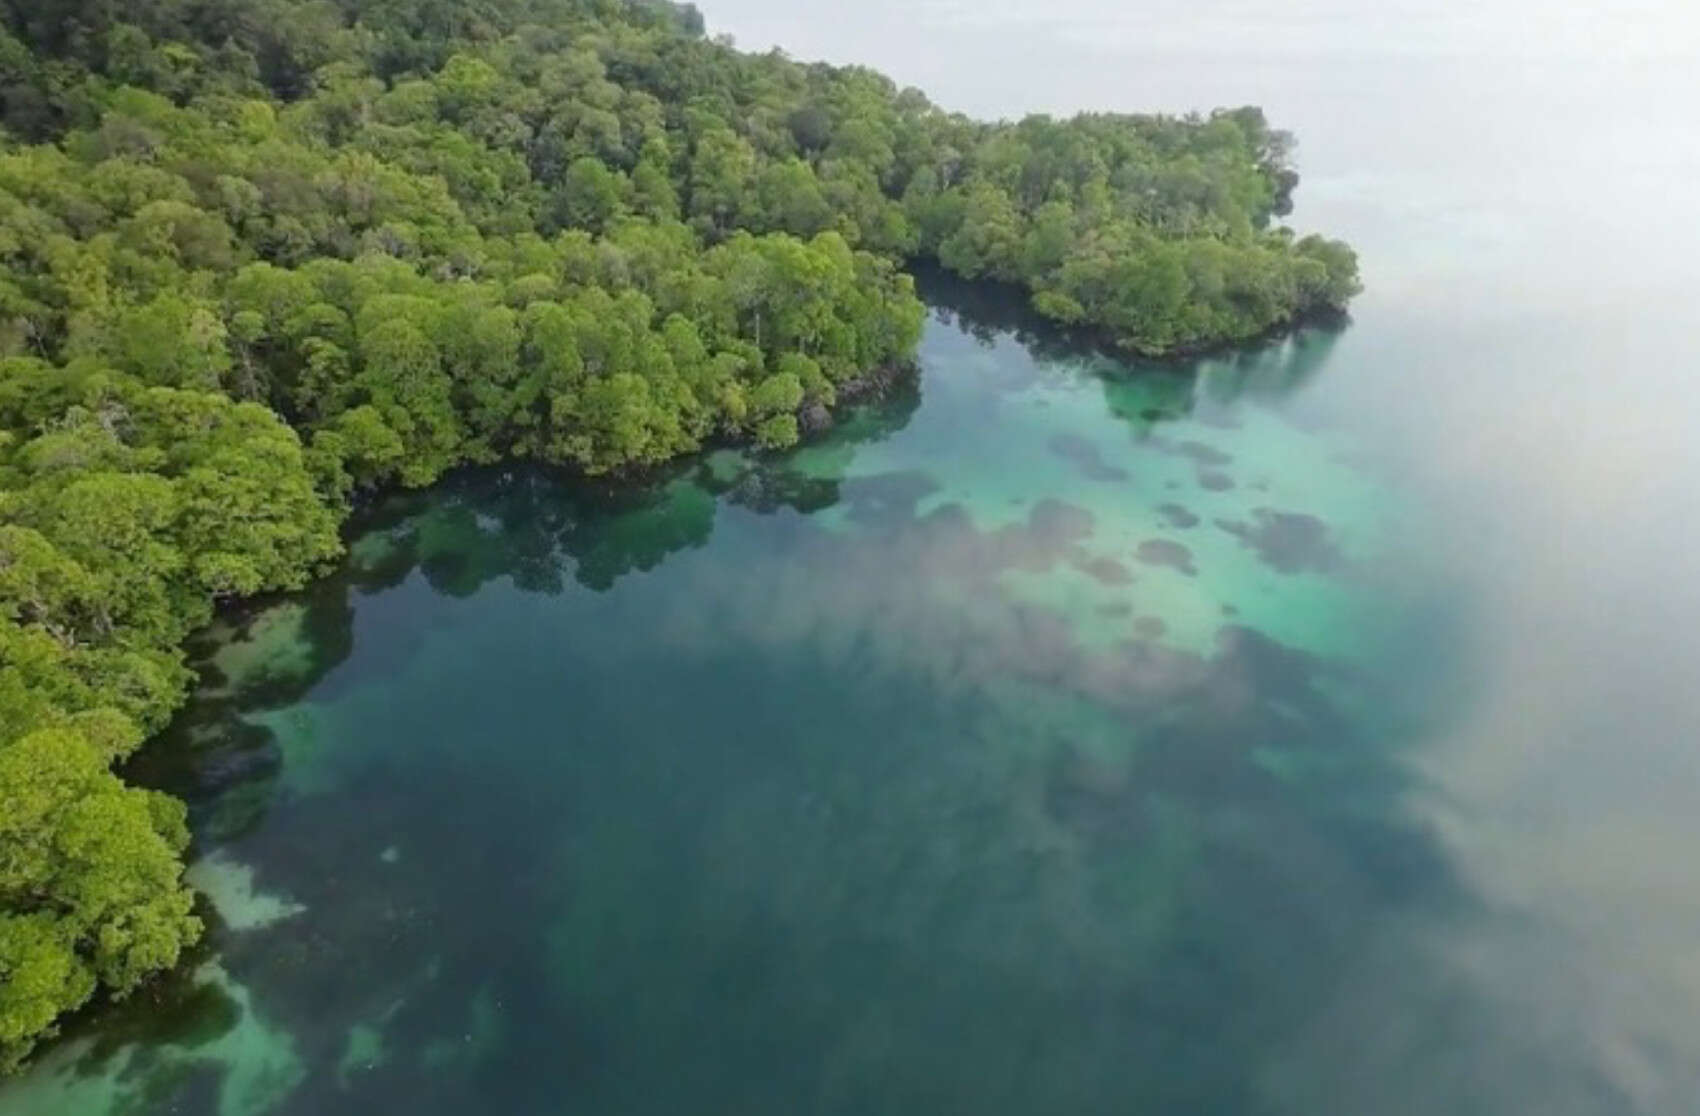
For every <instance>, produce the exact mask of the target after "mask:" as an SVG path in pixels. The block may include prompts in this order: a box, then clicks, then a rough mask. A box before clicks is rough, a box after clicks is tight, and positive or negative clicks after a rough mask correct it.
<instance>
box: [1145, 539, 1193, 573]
mask: <svg viewBox="0 0 1700 1116" xmlns="http://www.w3.org/2000/svg"><path fill="white" fill-rule="evenodd" d="M1135 553H1136V554H1137V556H1138V558H1139V560H1140V561H1141V562H1144V563H1145V564H1146V565H1147V566H1167V567H1168V568H1169V569H1171V570H1178V571H1180V572H1181V573H1183V574H1186V575H1187V576H1188V577H1193V576H1195V575H1196V574H1197V573H1198V568H1197V567H1196V566H1194V565H1193V564H1192V551H1190V550H1188V549H1187V548H1186V547H1184V546H1182V545H1181V544H1180V543H1178V542H1175V541H1174V540H1172V539H1146V540H1145V541H1144V542H1142V543H1140V544H1139V550H1138V551H1136V552H1135Z"/></svg>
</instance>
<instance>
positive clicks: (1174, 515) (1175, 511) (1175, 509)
mask: <svg viewBox="0 0 1700 1116" xmlns="http://www.w3.org/2000/svg"><path fill="white" fill-rule="evenodd" d="M1157 510H1158V511H1159V512H1161V513H1162V514H1163V521H1164V522H1165V523H1167V524H1168V525H1169V526H1170V527H1179V528H1181V529H1182V530H1185V529H1186V528H1188V527H1196V526H1198V516H1197V515H1196V514H1195V513H1193V512H1191V511H1189V510H1187V509H1186V508H1183V507H1181V506H1180V505H1179V504H1164V505H1162V506H1161V507H1159V508H1158V509H1157Z"/></svg>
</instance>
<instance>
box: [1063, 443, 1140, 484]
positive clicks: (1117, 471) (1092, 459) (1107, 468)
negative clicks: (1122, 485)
mask: <svg viewBox="0 0 1700 1116" xmlns="http://www.w3.org/2000/svg"><path fill="white" fill-rule="evenodd" d="M1046 446H1047V447H1048V448H1049V449H1050V451H1051V452H1052V453H1054V454H1056V455H1057V456H1058V457H1060V458H1062V459H1063V460H1065V461H1067V462H1069V463H1070V464H1072V465H1073V466H1074V467H1075V468H1076V469H1078V470H1080V474H1081V475H1082V476H1084V477H1085V478H1086V479H1087V480H1095V481H1124V480H1126V479H1127V476H1128V474H1127V470H1126V469H1122V468H1118V467H1117V466H1114V465H1110V464H1108V463H1106V462H1105V461H1104V458H1103V455H1101V454H1100V453H1099V452H1098V447H1097V446H1095V445H1093V444H1092V442H1091V441H1090V440H1089V439H1087V438H1083V437H1081V436H1080V435H1078V434H1056V435H1053V436H1052V437H1051V440H1050V441H1049V442H1047V443H1046Z"/></svg>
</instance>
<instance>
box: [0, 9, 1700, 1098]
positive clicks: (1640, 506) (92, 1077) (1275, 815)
mask: <svg viewBox="0 0 1700 1116" xmlns="http://www.w3.org/2000/svg"><path fill="white" fill-rule="evenodd" d="M1255 7H1260V6H1255V5H1243V4H1236V3H1230V2H1228V0H1201V2H1200V3H1198V4H1193V5H1187V6H1184V7H1182V8H1175V9H1174V10H1172V11H1165V12H1162V13H1152V12H1143V11H1142V12H1139V13H1134V14H1130V13H1133V9H1131V8H1129V7H1128V6H1126V5H1121V4H1112V3H1109V0H1059V2H1058V3H1055V4H1049V5H1045V6H1043V7H1042V8H1041V7H1040V6H1037V5H1022V4H999V3H983V4H976V5H972V6H966V5H964V6H957V5H951V4H947V3H942V2H927V3H920V4H909V3H904V4H898V3H897V2H896V0H869V2H868V3H867V4H864V5H859V6H857V7H856V8H855V9H854V10H850V9H846V10H843V11H839V10H836V9H835V10H834V12H833V14H832V18H830V19H822V18H818V17H817V16H815V15H811V14H810V12H809V10H808V8H807V6H801V7H799V6H797V5H778V4H775V3H773V2H772V0H726V2H725V3H719V4H716V5H712V6H710V7H709V11H708V14H709V17H710V20H711V22H713V23H716V24H717V25H720V26H729V27H730V28H731V29H732V30H734V31H736V32H737V33H738V34H739V36H740V38H741V39H742V40H743V41H745V42H746V44H747V45H750V46H757V47H761V46H765V45H766V43H767V42H768V41H774V40H778V41H783V42H784V43H786V44H787V45H788V46H790V47H791V48H792V49H794V50H795V51H796V53H798V54H799V55H802V56H809V57H812V56H816V55H820V56H827V57H834V58H840V59H846V60H847V59H849V58H856V59H859V60H862V61H867V62H871V63H874V64H877V65H881V66H883V67H885V68H887V69H889V70H890V71H892V72H893V73H894V74H895V75H896V76H897V77H898V79H899V80H900V81H913V82H915V83H917V84H921V85H924V86H926V87H927V88H928V89H929V91H931V92H933V93H935V94H936V95H937V97H938V99H940V100H941V101H944V102H946V103H949V104H951V105H953V106H960V107H962V108H965V109H968V110H971V111H975V112H980V113H986V114H1003V113H1019V112H1022V111H1026V110H1028V109H1053V110H1069V109H1073V108H1076V107H1082V106H1092V107H1110V108H1129V109H1134V108H1147V107H1151V106H1162V107H1173V108H1186V107H1191V106H1195V105H1209V104H1215V103H1234V102H1238V101H1256V102H1260V103H1262V104H1264V105H1265V106H1266V107H1267V108H1268V110H1269V112H1270V114H1271V116H1272V118H1274V119H1275V120H1276V121H1278V122H1279V123H1281V124H1283V125H1285V126H1289V127H1293V128H1294V129H1296V130H1297V131H1298V132H1299V134H1300V135H1301V137H1302V139H1303V141H1304V147H1303V148H1302V161H1303V170H1304V173H1305V184H1304V185H1303V186H1302V187H1301V189H1300V195H1299V196H1300V202H1301V209H1300V211H1299V213H1298V214H1297V223H1298V224H1299V225H1300V227H1302V228H1313V227H1314V228H1323V229H1326V230H1328V231H1330V232H1335V233H1340V234H1343V235H1346V236H1348V237H1349V238H1350V239H1352V240H1353V241H1354V242H1355V243H1356V244H1357V245H1358V246H1359V248H1360V250H1361V251H1362V252H1363V254H1364V262H1365V271H1366V278H1367V281H1368V283H1369V290H1368V292H1367V293H1366V295H1365V296H1364V298H1363V299H1362V300H1360V302H1359V303H1358V305H1357V306H1356V308H1355V318H1356V321H1355V323H1354V324H1353V325H1352V327H1351V328H1349V329H1348V330H1346V331H1345V332H1344V333H1342V334H1340V335H1337V336H1336V335H1328V334H1322V333H1311V334H1307V335H1305V336H1303V337H1300V338H1298V339H1295V340H1294V341H1291V342H1288V343H1286V344H1283V345H1280V346H1276V347H1273V348H1271V349H1268V350H1265V351H1262V352H1259V353H1255V354H1247V355H1244V356H1241V357H1235V358H1231V359H1223V360H1217V361H1208V362H1203V363H1201V364H1198V365H1194V366H1189V367H1186V368H1182V369H1170V370H1159V369H1151V368H1129V367H1126V366H1123V365H1118V364H1116V363H1114V362H1112V361H1108V360H1105V359H1102V358H1099V357H1095V356H1092V355H1090V354H1084V353H1079V352H1073V351H1070V350H1068V349H1067V348H1066V347H1065V346H1062V345H1060V344H1059V343H1057V342H1055V341H1054V340H1051V339H1047V338H1045V337H1043V336H1039V335H1034V334H1032V333H1031V332H1028V328H1029V327H1027V326H1025V325H1024V324H1023V323H1022V322H1021V321H1020V319H1019V318H1018V317H1011V316H1010V315H1009V314H1008V311H1007V308H1005V307H1003V306H1001V305H1000V304H999V303H998V301H997V300H996V299H995V298H991V297H989V296H988V295H987V293H986V292H983V291H981V292H973V291H963V290H960V289H935V290H933V291H932V292H931V293H932V296H933V301H934V304H935V308H936V316H935V320H934V321H933V323H932V324H931V326H930V327H929V330H928V334H927V337H926V340H925V343H924V346H923V354H922V371H921V375H920V378H919V380H918V382H917V384H916V386H915V389H914V391H913V392H912V393H907V394H905V395H903V396H900V397H897V398H893V399H891V400H888V401H886V402H885V403H883V404H881V405H879V406H877V407H872V408H869V409H868V410H866V411H863V412H860V413H858V414H857V415H856V416H854V417H853V418H852V419H851V420H850V421H849V422H847V423H846V424H845V426H844V427H843V428H841V429H840V430H839V431H838V432H837V433H836V434H835V435H833V436H832V437H831V438H830V439H829V440H827V441H825V442H822V443H820V444H817V445H814V446H810V447H808V448H806V449H804V450H802V451H800V452H798V453H796V454H794V455H791V456H789V457H784V458H777V459H760V460H753V459H748V458H745V457H741V456H739V455H736V454H729V453H724V454H718V455H715V456H713V457H710V458H707V459H704V460H702V461H697V462H691V463H688V464H687V465H686V466H684V467H683V468H682V469H681V470H679V471H677V472H676V473H674V474H671V475H669V476H667V477H663V478H659V479H658V480H657V481H656V482H654V483H653V484H650V485H647V486H643V487H638V488H627V489H619V490H614V489H609V490H596V489H593V488H590V487H588V486H585V485H582V484H575V483H567V482H563V481H562V480H561V478H558V477H555V476H552V475H549V474H546V473H543V472H538V471H530V470H512V471H506V472H491V473H481V474H471V475H465V476H461V477H458V478H456V479H454V480H453V481H451V482H450V483H447V484H445V485H443V486H441V487H440V488H438V489H435V490H433V491H432V492H430V493H425V494H417V495H413V496H409V497H406V498H404V499H400V500H397V501H395V502H394V503H392V504H389V505H386V506H385V507H383V508H381V509H377V510H375V512H374V515H373V519H372V522H371V523H370V524H369V525H368V529H367V530H366V532H365V533H364V534H363V535H362V536H361V538H360V540H359V541H358V542H357V544H356V545H355V547H354V550H353V556H352V558H351V561H350V563H349V567H348V569H347V570H345V571H344V572H343V573H342V574H341V575H339V576H338V577H336V578H334V579H332V580H330V581H328V582H326V583H324V584H323V585H321V586H319V587H318V588H317V589H316V590H315V591H314V592H312V593H309V594H307V595H305V596H303V597H301V598H299V599H297V600H293V601H288V602H283V603H282V604H281V605H279V606H278V607H274V608H269V609H266V610H261V611H258V612H256V613H255V614H254V615H253V616H251V617H245V618H242V619H243V623H241V624H238V625H235V626H234V627H232V628H228V629H227V630H223V631H219V632H214V633H210V634H209V638H208V640H207V644H206V651H207V652H208V654H209V655H210V659H209V663H208V666H209V676H208V677H209V681H208V685H207V687H206V689H205V690H204V692H203V693H202V694H201V696H200V698H199V699H198V700H197V702H196V704H195V706H194V707H193V708H192V709H191V710H190V711H189V713H188V714H187V715H186V716H185V717H184V718H183V719H182V721H181V722H180V723H179V725H178V726H177V728H176V729H175V730H174V732H173V733H172V735H171V737H170V739H168V740H167V741H164V742H162V743H161V746H159V747H156V748H154V749H152V750H150V751H149V752H148V753H147V754H146V755H145V756H144V759H143V761H142V765H141V770H140V771H139V772H138V773H139V774H141V775H143V776H145V777H146V778H147V779H149V780H150V781H152V782H155V783H157V784H159V785H164V786H169V787H172V788H175V789H177V790H179V791H180V792H182V793H184V794H185V795H186V796H187V797H188V798H189V799H190V800H191V802H192V803H193V807H194V817H195V826H196V832H197V835H198V850H197V851H198V856H199V858H200V859H199V862H198V864H197V866H196V868H195V879H196V880H197V882H198V883H200V884H201V885H202V886H203V887H204V888H205V889H206V890H207V891H208V892H209V893H210V894H211V895H212V896H213V897H214V899H215V901H216V905H217V907H218V909H219V910H220V911H221V912H222V917H223V920H224V924H223V925H222V926H220V927H219V928H218V929H216V930H215V931H214V933H213V934H212V935H211V936H210V941H209V943H208V946H207V949H206V951H205V952H204V954H203V956H201V957H200V958H199V959H198V960H197V962H196V963H195V964H194V965H192V966H191V967H190V969H189V971H187V972H186V973H185V974H184V975H183V976H182V978H181V979H180V980H178V981H177V982H176V983H175V984H174V985H173V986H171V987H169V988H167V989H164V990H162V991H161V992H160V993H159V995H158V996H157V997H155V998H154V999H153V1000H151V1001H146V1002H137V1003H135V1004H133V1005H131V1006H130V1007H128V1008H126V1009H125V1010H124V1011H123V1013H122V1014H120V1015H118V1016H115V1017H109V1018H107V1019H105V1020H103V1021H101V1022H100V1023H99V1024H98V1025H97V1026H94V1027H92V1028H90V1029H88V1030H87V1031H85V1032H84V1033H80V1034H78V1035H76V1036H75V1037H74V1038H73V1040H72V1041H70V1042H68V1043H66V1044H64V1045H63V1046H62V1047H60V1048H59V1049H58V1050H57V1051H56V1052H54V1053H53V1054H52V1055H51V1056H50V1057H49V1058H47V1059H46V1060H45V1061H44V1062H43V1063H42V1064H41V1065H40V1066H39V1067H38V1069H37V1070H36V1072H35V1073H33V1074H32V1075H31V1076H29V1077H26V1078H24V1079H23V1080H21V1081H19V1082H14V1083H10V1084H8V1085H7V1086H6V1087H5V1088H4V1089H0V1114H3V1116H41V1114H48V1116H61V1114H63V1116H109V1114H117V1113H138V1114H147V1116H152V1114H156V1113H157V1114H165V1113H172V1114H192V1116H199V1114H207V1113H216V1114H218V1116H264V1114H276V1116H319V1114H327V1116H335V1114H340V1113H362V1114H364V1113H371V1112H381V1113H389V1112H396V1113H420V1114H439V1113H441V1114H447V1113H455V1114H460V1113H469V1112H489V1113H501V1114H508V1113H513V1114H520V1116H530V1114H534V1113H535V1114H545V1113H548V1114H554V1113H568V1112H571V1113H591V1114H595V1113H609V1114H612V1113H622V1114H624V1113H634V1114H640V1116H641V1114H645V1113H658V1114H659V1113H664V1112H665V1113H675V1112H681V1111H700V1112H725V1113H739V1114H740V1116H759V1114H765V1113H774V1114H778V1113H785V1114H793V1113H857V1114H861V1113H874V1112H891V1113H908V1112H940V1113H955V1112H964V1113H966V1112H980V1113H1006V1112H1007V1113H1023V1114H1026V1113H1041V1112H1042V1113H1071V1114H1072V1113H1098V1112H1105V1113H1108V1112H1117V1113H1125V1112H1141V1113H1176V1114H1187V1116H1193V1114H1215V1113H1223V1114H1230V1113H1231V1114H1235V1116H1240V1114H1249V1116H1314V1114H1317V1113H1335V1112H1340V1113H1354V1114H1358V1113H1361V1114H1365V1116H1426V1114H1429V1113H1445V1114H1447V1116H1453V1114H1461V1116H1474V1114H1481V1116H1500V1114H1506V1113H1518V1114H1521V1113H1540V1114H1542V1116H1549V1114H1550V1116H1631V1114H1632V1116H1642V1114H1646V1116H1691V1114H1692V1113H1693V1112H1694V1111H1696V1105H1697V1104H1700V858H1697V857H1696V856H1695V855H1694V850H1695V849H1696V848H1700V762H1697V761H1696V759H1695V754H1694V748H1695V744H1696V741H1697V740H1700V702H1697V701H1696V700H1695V697H1694V692H1695V687H1694V684H1693V681H1694V676H1695V672H1696V664H1697V663H1700V635H1697V634H1696V633H1700V588H1697V585H1700V583H1697V582H1696V581H1695V579H1694V578H1693V577H1692V571H1691V566H1692V557H1691V556H1692V554H1694V553H1695V552H1696V549H1697V548H1700V526H1697V524H1700V518H1697V517H1696V516H1695V515H1694V512H1693V507H1692V505H1693V497H1692V493H1693V492H1694V491H1695V490H1696V485H1697V484H1700V440H1697V439H1696V438H1695V437H1694V435H1693V430H1694V423H1693V421H1692V420H1693V416H1694V414H1695V411H1696V406H1695V403H1696V398H1695V390H1694V388H1693V387H1692V382H1693V377H1694V375H1695V374H1696V372H1697V371H1700V333H1697V332H1696V330H1695V325H1696V322H1695V319H1694V314H1693V309H1692V291H1693V290H1694V288H1695V282H1696V280H1697V279H1700V273H1697V272H1696V270H1695V266H1694V261H1695V260H1700V243H1697V241H1700V235H1697V229H1696V227H1695V226H1694V223H1693V222H1692V221H1691V220H1688V219H1687V218H1686V217H1684V216H1683V214H1685V213H1686V211H1687V208H1689V207H1688V200H1689V196H1690V195H1691V194H1692V183H1693V182H1694V181H1695V180H1696V177H1697V176H1700V141H1697V139H1696V136H1697V133H1696V132H1695V131H1694V129H1693V128H1692V123H1691V121H1690V120H1688V118H1687V112H1688V110H1687V109H1686V107H1685V106H1686V104H1687V101H1688V100H1689V99H1690V98H1688V97H1687V95H1686V93H1685V92H1684V91H1685V90H1686V89H1687V87H1688V83H1691V81H1692V74H1693V73H1694V72H1695V71H1694V67H1695V65H1696V64H1697V62H1700V50H1697V49H1696V47H1695V43H1696V37H1697V34H1700V20H1697V19H1696V17H1695V16H1694V15H1693V14H1692V13H1691V12H1690V10H1689V8H1688V6H1686V5H1684V4H1683V3H1680V2H1679V0H1668V2H1664V0H1650V2H1648V3H1644V4H1641V5H1638V6H1635V8H1634V11H1633V12H1628V13H1627V14H1624V13H1616V12H1614V13H1612V14H1611V15H1610V16H1609V18H1608V16H1607V15H1606V14H1605V9H1603V8H1601V9H1599V10H1598V11H1595V10H1593V9H1591V8H1586V9H1585V7H1584V6H1576V5H1572V6H1566V5H1563V4H1559V5H1553V4H1544V5H1539V6H1533V5H1528V6H1526V5H1523V4H1521V3H1520V2H1518V0H1491V2H1484V3H1483V4H1480V5H1473V6H1471V10H1470V12H1469V13H1468V14H1465V13H1462V10H1461V9H1460V10H1459V12H1458V14H1451V15H1449V14H1448V13H1447V12H1446V11H1444V10H1436V9H1433V8H1432V7H1431V6H1410V5H1388V6H1377V7H1374V8H1373V9H1370V8H1364V7H1363V6H1362V5H1355V4H1348V3H1346V2H1345V0H1305V2H1303V3H1299V4H1293V5H1282V6H1280V11H1279V12H1274V11H1273V9H1274V8H1275V6H1274V5H1267V6H1262V7H1267V8H1269V9H1271V11H1268V12H1264V13H1262V14H1258V13H1256V12H1254V11H1252V10H1251V9H1252V8H1255ZM899 25H900V26H903V27H905V28H907V29H909V31H911V32H912V33H911V34H905V35H894V34H892V33H891V30H890V29H891V28H892V27H893V26H899ZM1012 75H1015V77H1012ZM1016 77H1018V78H1019V80H1016Z"/></svg>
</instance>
